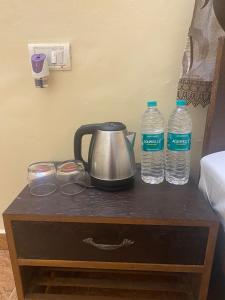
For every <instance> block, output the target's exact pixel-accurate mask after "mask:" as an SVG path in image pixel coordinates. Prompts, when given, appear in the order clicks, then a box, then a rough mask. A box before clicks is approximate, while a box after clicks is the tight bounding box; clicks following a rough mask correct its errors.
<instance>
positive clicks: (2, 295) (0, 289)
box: [0, 250, 17, 300]
mask: <svg viewBox="0 0 225 300" xmlns="http://www.w3.org/2000/svg"><path fill="white" fill-rule="evenodd" d="M0 300H17V296H16V289H15V284H14V280H13V274H12V269H11V264H10V259H9V253H8V251H7V250H0Z"/></svg>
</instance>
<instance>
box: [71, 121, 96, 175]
mask: <svg viewBox="0 0 225 300" xmlns="http://www.w3.org/2000/svg"><path fill="white" fill-rule="evenodd" d="M101 125H102V124H88V125H83V126H81V127H80V128H78V129H77V131H76V133H75V135H74V157H75V160H81V161H82V162H83V164H84V167H85V170H88V163H87V162H86V161H85V160H84V159H83V156H82V149H81V148H82V138H83V136H84V135H86V134H91V135H93V134H94V133H95V132H96V130H98V129H99V128H100V126H101Z"/></svg>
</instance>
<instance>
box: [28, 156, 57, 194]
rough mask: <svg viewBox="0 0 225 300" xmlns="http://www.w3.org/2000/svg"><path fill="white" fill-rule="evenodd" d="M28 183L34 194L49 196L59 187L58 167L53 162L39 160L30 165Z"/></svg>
mask: <svg viewBox="0 0 225 300" xmlns="http://www.w3.org/2000/svg"><path fill="white" fill-rule="evenodd" d="M28 184H29V189H30V193H31V194H32V195H33V196H39V197H41V196H48V195H50V194H52V193H54V192H55V191H56V189H57V184H56V168H55V165H54V163H52V162H37V163H33V164H31V165H29V166H28Z"/></svg>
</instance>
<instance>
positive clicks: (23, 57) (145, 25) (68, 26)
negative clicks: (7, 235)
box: [0, 0, 206, 228]
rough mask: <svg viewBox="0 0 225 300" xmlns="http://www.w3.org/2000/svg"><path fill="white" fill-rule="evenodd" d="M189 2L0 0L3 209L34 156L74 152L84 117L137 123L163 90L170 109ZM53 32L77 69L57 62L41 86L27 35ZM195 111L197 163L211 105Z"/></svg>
mask: <svg viewBox="0 0 225 300" xmlns="http://www.w3.org/2000/svg"><path fill="white" fill-rule="evenodd" d="M193 4H194V0H170V1H168V0H157V1H153V0H66V1H57V0H40V1H38V2H35V1H30V0H1V1H0V12H1V13H0V28H1V30H0V40H1V50H0V53H1V67H0V122H1V126H0V149H1V152H0V166H1V173H0V195H1V197H0V212H2V211H3V210H4V209H5V208H6V207H7V206H8V205H9V203H10V202H11V201H12V200H13V198H14V197H15V196H16V195H17V193H18V192H19V191H20V190H21V189H22V187H23V186H24V185H25V184H26V167H27V165H28V164H29V163H31V162H33V161H40V160H64V159H68V158H72V157H73V134H74V131H75V130H76V128H77V127H78V126H80V125H81V124H85V123H91V122H100V121H107V120H121V121H123V122H124V123H125V124H127V126H128V128H129V129H132V130H136V131H137V132H139V122H140V118H141V114H142V112H143V110H144V109H145V101H146V100H147V99H158V101H159V105H160V109H161V111H162V113H163V114H164V115H165V117H166V118H167V117H168V114H169V113H170V112H171V110H172V109H173V108H174V101H175V98H176V87H177V81H178V78H179V73H180V66H181V59H182V54H183V48H184V45H185V35H186V33H187V30H188V26H189V23H190V20H191V15H192V11H193ZM57 41H59V42H60V41H70V42H71V44H72V61H73V69H72V71H67V72H54V73H53V72H52V73H51V78H50V83H49V88H47V89H43V90H40V89H36V88H35V87H34V85H33V80H32V78H31V71H30V65H29V62H28V51H27V43H28V42H57ZM191 111H192V114H193V120H194V126H195V129H194V146H193V147H194V149H193V152H194V153H193V154H194V155H193V162H194V165H195V169H196V168H197V167H198V164H199V161H198V156H199V153H200V148H201V140H202V134H203V127H204V120H205V113H206V111H205V110H203V109H202V108H200V107H199V108H198V109H191ZM138 137H139V136H138ZM137 141H138V139H137ZM136 157H137V160H138V159H139V143H137V144H136ZM195 173H196V172H195ZM0 228H3V224H2V222H1V221H0Z"/></svg>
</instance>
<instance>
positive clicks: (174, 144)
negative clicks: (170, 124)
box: [167, 132, 191, 151]
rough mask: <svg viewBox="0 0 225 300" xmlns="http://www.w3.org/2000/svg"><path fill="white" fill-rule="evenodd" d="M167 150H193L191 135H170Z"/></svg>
mask: <svg viewBox="0 0 225 300" xmlns="http://www.w3.org/2000/svg"><path fill="white" fill-rule="evenodd" d="M167 148H168V150H170V151H189V150H190V149H191V133H172V132H169V133H168V139H167Z"/></svg>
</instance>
